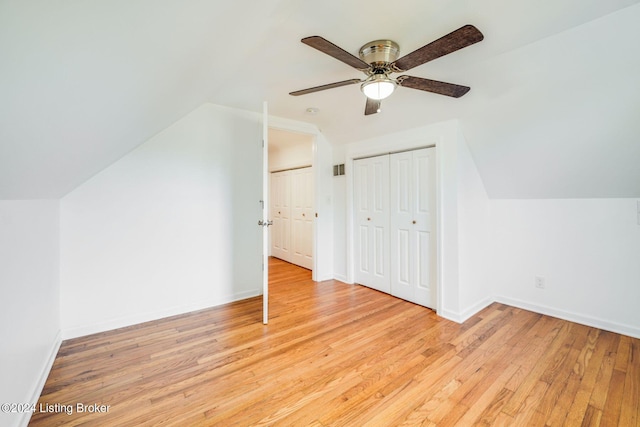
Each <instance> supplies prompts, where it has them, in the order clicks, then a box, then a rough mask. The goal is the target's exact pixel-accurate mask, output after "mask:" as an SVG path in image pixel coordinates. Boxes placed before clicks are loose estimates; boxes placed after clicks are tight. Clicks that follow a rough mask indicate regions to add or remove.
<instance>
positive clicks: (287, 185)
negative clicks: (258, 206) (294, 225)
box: [270, 171, 291, 261]
mask: <svg viewBox="0 0 640 427" xmlns="http://www.w3.org/2000/svg"><path fill="white" fill-rule="evenodd" d="M270 194H271V218H272V221H273V225H272V226H271V227H270V231H271V255H272V256H274V257H276V258H280V259H283V260H285V261H288V260H289V259H290V258H291V173H290V172H289V171H284V172H273V173H271V193H270Z"/></svg>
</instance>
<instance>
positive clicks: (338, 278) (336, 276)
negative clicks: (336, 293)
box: [333, 273, 353, 285]
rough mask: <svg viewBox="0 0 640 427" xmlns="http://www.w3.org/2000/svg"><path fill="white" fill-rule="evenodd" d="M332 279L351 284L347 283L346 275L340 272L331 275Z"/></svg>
mask: <svg viewBox="0 0 640 427" xmlns="http://www.w3.org/2000/svg"><path fill="white" fill-rule="evenodd" d="M333 279H334V280H338V281H340V282H342V283H346V284H347V285H353V283H349V280H348V279H347V276H343V275H342V274H335V273H334V275H333Z"/></svg>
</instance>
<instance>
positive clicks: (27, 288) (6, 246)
mask: <svg viewBox="0 0 640 427" xmlns="http://www.w3.org/2000/svg"><path fill="white" fill-rule="evenodd" d="M58 265H59V203H58V201H55V200H29V201H23V200H21V201H9V200H1V201H0V291H1V292H2V296H1V297H0V342H1V347H0V348H1V350H0V403H27V402H31V403H35V402H36V401H37V399H38V397H39V395H40V392H41V390H42V387H43V386H44V381H45V380H46V376H47V374H48V373H49V369H50V367H51V364H52V363H53V359H54V358H55V355H56V353H57V350H58V347H59V346H60V339H61V338H60V315H59V301H58V294H59V280H58V277H59V275H58ZM29 416H30V413H26V414H16V413H14V414H5V413H2V412H0V425H3V426H14V425H15V426H17V425H26V422H27V420H28V418H29Z"/></svg>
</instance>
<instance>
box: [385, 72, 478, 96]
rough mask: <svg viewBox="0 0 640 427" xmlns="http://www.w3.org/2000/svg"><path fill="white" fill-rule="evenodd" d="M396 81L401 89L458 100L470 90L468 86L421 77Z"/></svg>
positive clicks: (403, 78) (407, 77) (401, 77)
mask: <svg viewBox="0 0 640 427" xmlns="http://www.w3.org/2000/svg"><path fill="white" fill-rule="evenodd" d="M397 81H398V83H399V84H400V86H402V87H409V88H411V89H418V90H424V91H427V92H433V93H437V94H439V95H446V96H452V97H454V98H460V97H461V96H462V95H464V94H465V93H467V92H469V90H470V89H471V88H470V87H468V86H461V85H456V84H453V83H446V82H439V81H437V80H429V79H423V78H422V77H412V76H400V77H398V78H397Z"/></svg>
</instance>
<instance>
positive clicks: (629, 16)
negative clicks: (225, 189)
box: [0, 0, 640, 199]
mask: <svg viewBox="0 0 640 427" xmlns="http://www.w3.org/2000/svg"><path fill="white" fill-rule="evenodd" d="M639 2H640V0H607V1H606V2H605V1H602V0H538V1H533V0H526V1H520V2H510V1H507V0H475V1H469V0H433V1H429V2H426V1H424V0H410V1H402V0H401V1H399V2H395V3H380V2H371V1H369V2H365V1H361V0H358V1H350V2H344V1H336V0H325V1H323V2H302V1H295V0H263V1H253V0H251V1H249V0H244V1H235V2H221V1H211V0H210V1H204V0H201V1H195V0H193V1H191V0H185V1H181V2H176V1H168V0H145V1H135V0H129V1H117V0H116V1H114V0H109V1H107V0H95V1H91V2H70V1H59V0H58V1H56V0H53V1H52V0H49V1H36V0H27V1H3V2H0V53H1V54H2V56H1V58H2V60H1V61H0V199H25V198H58V197H61V196H63V195H64V194H66V193H67V192H69V191H70V190H72V189H73V188H75V187H76V186H77V185H79V184H80V183H82V182H84V181H85V180H86V179H88V178H89V177H91V176H92V175H94V174H95V173H97V172H98V171H100V170H101V169H103V168H105V167H106V166H108V165H109V164H111V163H112V162H114V161H115V160H117V159H118V158H120V157H121V156H123V155H124V154H126V153H127V152H129V151H130V150H132V149H133V148H135V147H136V146H137V145H139V144H141V143H142V142H144V141H145V140H146V139H148V138H149V137H151V136H152V135H154V134H155V133H157V132H159V131H161V130H162V129H164V128H166V127H167V126H169V125H171V124H172V123H173V122H175V121H176V120H178V119H180V118H181V117H183V116H184V115H185V114H186V113H188V112H189V111H191V110H192V109H194V108H196V107H197V106H199V105H201V104H202V103H204V102H213V103H217V104H222V105H228V106H231V107H238V108H243V109H249V110H255V111H258V110H259V109H260V108H261V105H262V101H263V100H267V101H269V108H270V113H271V114H273V115H276V116H281V117H286V118H291V119H295V120H301V121H306V122H310V123H314V124H316V125H317V126H318V127H319V128H320V129H321V130H322V132H323V133H324V134H325V135H326V137H327V139H328V140H329V141H331V142H332V143H334V144H343V143H348V142H351V141H355V140H359V139H365V138H369V137H372V136H375V135H378V134H386V133H392V132H396V131H399V130H402V129H406V128H411V127H417V126H423V125H425V124H429V123H433V122H437V121H441V120H446V119H451V118H459V119H460V123H461V126H462V129H463V132H464V134H465V137H466V139H467V142H468V144H469V147H470V149H471V152H472V155H473V157H474V159H475V161H476V163H477V166H478V169H479V171H480V174H481V176H482V179H483V181H484V183H485V187H486V189H487V192H488V193H489V196H490V197H494V198H531V197H537V198H547V197H640V168H638V167H637V166H636V163H637V161H638V159H640V148H639V147H640V142H638V141H639V139H638V137H637V135H640V121H639V120H637V118H636V117H637V115H638V112H639V111H640V89H639V88H640V83H639V81H640V80H639V79H638V77H637V76H638V75H640V55H638V54H637V45H638V42H640V25H637V23H638V22H640V6H639V5H638V3H639ZM384 5H386V7H385V6H384ZM623 9H624V10H623ZM468 23H471V24H474V25H475V26H477V27H478V28H479V29H480V30H481V31H482V32H483V33H484V35H485V40H484V41H483V42H481V43H478V44H476V45H474V46H471V47H468V48H466V49H464V50H461V51H459V52H456V53H454V54H451V55H449V56H447V57H444V58H440V59H438V60H436V61H433V62H431V63H428V64H425V65H423V66H420V67H418V68H415V69H413V70H411V72H410V73H409V74H412V75H416V76H420V77H427V78H433V79H438V80H444V81H449V82H453V83H460V84H465V85H469V86H471V88H472V89H471V92H470V93H469V94H467V95H466V96H465V97H463V98H460V99H449V98H447V97H442V96H438V95H433V94H428V93H422V92H419V91H414V90H410V89H406V88H400V90H398V91H397V92H396V93H394V94H393V96H392V97H390V98H389V99H388V100H385V101H384V103H383V111H382V113H380V114H377V115H373V116H368V117H364V116H363V109H364V96H363V95H362V94H361V93H360V91H359V89H358V87H357V85H354V86H349V87H343V88H338V89H333V90H330V91H326V92H320V93H316V94H310V95H306V96H301V97H291V96H289V95H288V92H290V91H292V90H297V89H302V88H306V87H311V86H315V85H319V84H324V83H329V82H334V81H340V80H345V79H350V78H359V77H361V74H359V73H358V72H357V71H355V70H352V69H350V68H349V67H348V66H346V65H344V64H342V63H340V62H338V61H336V60H334V59H332V58H330V57H328V56H326V55H323V54H321V53H320V52H318V51H315V50H314V49H311V48H309V47H308V46H305V45H303V44H302V43H300V39H301V38H302V37H305V36H310V35H321V36H323V37H325V38H327V39H329V40H331V41H332V42H334V43H336V44H338V45H339V46H341V47H343V48H344V49H346V50H348V51H350V52H352V53H354V54H357V51H358V49H359V47H360V46H361V45H363V44H364V43H366V42H368V41H370V40H374V39H379V38H390V39H392V40H394V41H396V42H397V43H398V44H399V45H400V48H401V51H402V53H408V52H411V51H412V50H414V49H416V48H418V47H420V46H422V45H424V44H426V43H428V42H430V41H432V40H434V39H436V38H438V37H440V36H442V35H444V34H446V33H448V32H450V31H452V30H454V29H456V28H458V27H460V26H462V25H464V24H468ZM307 107H316V108H318V109H319V110H320V112H319V114H317V115H315V116H309V115H306V114H305V109H306V108H307Z"/></svg>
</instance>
